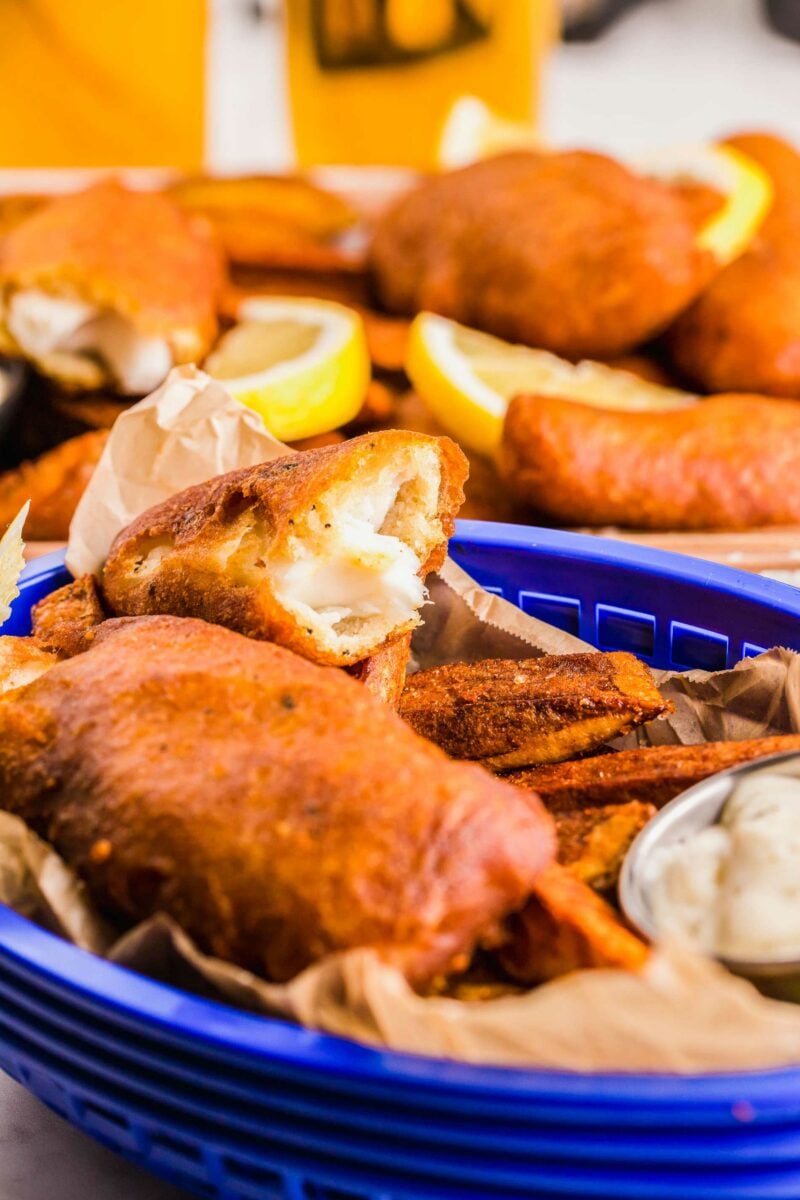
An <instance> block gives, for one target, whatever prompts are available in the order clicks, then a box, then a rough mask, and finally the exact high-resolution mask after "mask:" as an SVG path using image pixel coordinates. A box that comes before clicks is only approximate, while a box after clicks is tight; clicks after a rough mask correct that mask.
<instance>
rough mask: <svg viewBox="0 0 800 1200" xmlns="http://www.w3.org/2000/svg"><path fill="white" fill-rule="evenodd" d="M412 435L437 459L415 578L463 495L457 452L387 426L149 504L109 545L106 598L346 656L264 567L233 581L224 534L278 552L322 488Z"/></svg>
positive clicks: (434, 561)
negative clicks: (289, 605)
mask: <svg viewBox="0 0 800 1200" xmlns="http://www.w3.org/2000/svg"><path fill="white" fill-rule="evenodd" d="M415 444H416V445H422V444H427V445H432V446H435V447H436V449H437V453H438V455H439V461H440V464H441V485H440V488H439V497H438V510H437V513H436V519H437V521H438V522H439V524H440V526H441V540H439V541H438V542H437V543H436V545H434V546H432V547H431V549H430V553H429V554H428V557H427V559H426V561H425V562H424V563H423V564H422V567H421V569H420V572H419V574H420V576H421V577H423V578H424V576H425V575H426V574H427V573H428V572H429V571H434V570H436V569H438V567H440V566H441V565H442V563H443V561H444V558H445V555H446V553H447V540H448V538H449V537H450V536H451V534H452V532H453V529H454V524H455V516H456V513H457V512H458V509H459V507H460V505H461V502H462V500H463V491H462V485H463V482H464V479H465V476H466V470H467V468H466V459H465V458H464V456H463V454H462V453H461V451H460V450H459V449H458V447H457V446H456V444H455V443H454V442H451V441H450V439H449V438H436V439H433V438H427V437H425V436H424V435H423V434H415V433H406V432H403V431H402V430H387V431H384V432H381V433H374V434H365V435H364V436H363V437H359V438H353V439H352V440H351V441H349V442H344V443H342V444H341V445H335V446H324V447H321V448H319V449H316V450H308V451H306V452H305V453H303V454H297V455H292V456H291V457H290V458H281V459H276V460H275V461H273V462H270V463H265V464H264V465H263V466H258V467H246V468H244V469H243V470H239V471H232V472H230V474H228V475H221V476H219V477H218V478H217V479H212V480H209V481H208V482H207V483H203V484H200V485H199V486H197V487H193V488H188V489H187V490H186V491H184V492H180V493H179V494H178V495H176V496H173V497H171V498H170V499H169V500H167V501H165V502H164V503H163V504H159V505H156V506H155V507H154V508H151V509H149V510H148V511H147V512H145V513H143V514H142V515H141V516H140V517H138V518H137V519H136V520H135V521H134V522H133V523H132V524H131V525H129V526H128V528H127V529H125V530H123V532H122V533H120V534H119V536H118V537H117V538H116V540H115V542H114V544H113V545H112V547H111V551H110V553H109V557H108V560H107V562H106V565H105V568H104V571H103V578H102V587H103V593H104V596H105V598H106V600H107V602H108V604H109V605H110V607H111V609H112V611H113V612H115V613H116V614H118V615H129V616H136V615H142V614H146V613H159V612H161V613H171V614H172V615H174V616H194V617H202V618H203V619H204V620H207V621H212V622H214V623H216V624H219V625H225V626H227V627H228V628H230V629H235V630H236V631H237V632H239V633H244V634H246V635H247V636H248V637H255V638H262V639H264V640H267V641H275V642H278V643H279V644H281V645H284V646H288V647H289V648H290V649H292V650H295V651H297V653H299V654H303V655H304V656H305V657H307V658H310V659H312V660H315V661H319V662H325V663H328V664H329V665H333V666H343V665H349V662H348V660H347V658H342V657H339V656H337V655H336V654H335V653H333V652H330V651H328V650H326V649H325V648H323V647H321V646H320V644H319V642H318V640H317V639H316V638H315V636H314V635H313V631H311V630H308V629H306V628H305V627H304V626H303V625H302V624H300V623H299V622H298V619H297V618H296V617H295V616H294V615H293V614H292V613H290V612H289V611H288V610H287V609H286V608H285V607H284V606H283V605H282V604H281V603H280V602H279V601H278V600H277V598H276V597H275V594H274V591H273V587H272V582H271V579H270V577H269V573H268V571H267V570H266V568H265V569H264V579H263V583H261V582H260V581H259V586H258V587H255V586H253V585H252V584H250V583H247V582H242V581H237V562H236V549H237V548H238V543H237V544H236V545H233V543H232V539H233V542H236V537H237V536H238V537H239V542H240V543H241V542H243V543H244V544H245V545H246V547H247V552H248V553H249V554H250V555H251V556H252V553H253V550H254V548H260V549H261V550H263V551H267V550H268V551H269V553H270V554H276V555H279V554H280V552H281V550H282V548H283V547H285V546H286V545H287V542H288V541H289V539H290V538H292V537H294V536H297V535H298V534H299V533H301V532H302V528H303V523H304V522H305V521H306V519H307V518H308V516H309V514H310V512H311V511H312V509H313V505H314V504H315V502H316V501H317V500H318V499H319V497H320V495H321V494H322V493H323V492H325V491H326V489H328V488H329V487H330V486H331V485H333V484H335V483H337V482H339V481H341V480H349V479H350V478H351V477H353V476H354V475H355V474H356V473H357V471H358V470H359V468H360V467H361V466H363V465H364V464H367V463H368V462H369V460H370V459H371V458H372V457H373V456H375V455H376V454H377V455H383V456H385V457H386V459H387V461H389V460H390V459H391V456H392V455H393V454H394V453H395V451H397V450H402V449H403V448H404V447H408V446H412V447H413V446H414V445H415ZM241 523H243V524H241ZM237 529H238V530H239V534H238V535H237ZM226 548H227V549H226ZM154 549H156V550H157V551H158V552H159V553H162V551H163V554H162V557H161V559H160V562H159V564H158V566H157V568H156V569H155V570H154V571H151V572H147V573H146V576H139V575H137V572H138V571H139V570H140V567H141V563H142V562H143V560H144V559H145V558H146V556H147V555H148V554H149V553H151V552H152V551H153V550H154ZM412 627H413V623H412V622H409V624H407V625H406V626H405V628H395V629H393V630H391V631H390V634H389V636H390V637H392V638H394V637H399V636H400V635H402V634H404V633H406V632H407V631H408V630H409V629H410V628H412ZM385 640H386V635H384V636H382V637H381V639H380V642H379V643H378V644H376V645H373V646H371V647H367V654H365V655H363V657H368V655H369V654H374V653H376V652H377V651H378V650H379V649H380V648H381V646H382V645H383V643H384V641H385Z"/></svg>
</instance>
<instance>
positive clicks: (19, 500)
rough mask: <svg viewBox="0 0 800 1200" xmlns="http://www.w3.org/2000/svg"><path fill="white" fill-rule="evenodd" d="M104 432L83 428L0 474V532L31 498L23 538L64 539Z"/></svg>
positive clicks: (92, 469)
mask: <svg viewBox="0 0 800 1200" xmlns="http://www.w3.org/2000/svg"><path fill="white" fill-rule="evenodd" d="M107 437H108V433H107V431H106V430H104V429H102V430H94V431H92V432H91V433H83V434H81V435H80V437H76V438H70V439H69V441H67V442H62V443H61V445H60V446H56V447H55V449H54V450H48V451H46V452H45V453H44V454H42V455H40V457H39V458H37V459H34V460H33V461H32V462H24V463H22V464H21V465H20V466H19V467H14V468H13V469H12V470H10V471H5V472H4V473H3V474H2V475H0V532H2V530H4V529H6V528H7V527H8V525H9V524H10V522H11V521H13V519H14V517H15V516H16V515H17V513H18V512H19V510H20V508H21V507H22V505H23V504H24V503H25V501H26V500H30V502H31V507H30V510H29V512H28V518H27V520H26V522H25V530H24V533H25V537H26V538H29V539H31V540H32V541H42V542H51V541H52V542H63V541H66V539H67V536H68V534H69V526H70V521H71V520H72V517H73V514H74V512H75V509H76V508H77V507H78V501H79V500H80V498H81V496H82V495H83V493H84V492H85V490H86V485H87V484H88V482H89V480H90V479H91V477H92V474H93V472H94V469H95V467H96V466H97V463H98V460H99V458H100V455H101V454H102V453H103V447H104V446H105V444H106V439H107Z"/></svg>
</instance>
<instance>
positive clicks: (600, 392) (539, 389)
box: [406, 313, 697, 456]
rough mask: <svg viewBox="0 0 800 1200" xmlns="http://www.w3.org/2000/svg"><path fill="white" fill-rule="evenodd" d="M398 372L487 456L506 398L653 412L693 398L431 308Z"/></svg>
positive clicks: (450, 427) (416, 324) (418, 322)
mask: <svg viewBox="0 0 800 1200" xmlns="http://www.w3.org/2000/svg"><path fill="white" fill-rule="evenodd" d="M406 372H407V374H408V377H409V379H410V380H411V382H412V384H413V386H414V389H415V391H416V392H417V393H418V395H419V396H420V397H421V399H422V400H423V401H424V402H425V404H426V405H427V406H428V408H429V409H430V410H431V412H432V413H433V415H434V416H435V417H436V419H437V421H439V423H440V424H441V425H443V426H444V428H445V429H446V430H447V431H448V433H450V434H451V435H452V436H453V437H454V438H455V439H456V440H457V441H458V442H460V443H461V444H462V445H463V446H465V447H466V448H467V449H468V450H473V451H476V452H477V453H479V454H484V455H488V456H491V455H493V454H494V453H495V451H496V450H497V448H498V446H499V444H500V438H501V435H502V432H503V421H504V420H505V415H506V410H507V408H508V404H509V401H510V400H511V398H512V396H516V395H518V394H519V393H520V392H527V393H531V394H538V395H542V396H560V397H561V398H562V399H565V400H577V401H579V402H580V403H581V404H593V405H596V406H597V407H598V408H610V409H625V410H628V411H631V412H634V411H636V412H642V411H645V412H660V411H665V410H667V409H673V408H685V407H688V406H689V405H690V404H694V403H695V402H696V399H697V398H696V397H695V396H693V395H691V394H690V393H688V392H682V391H679V390H678V389H676V388H669V387H663V386H662V385H660V384H657V383H649V382H647V381H645V380H643V379H640V378H639V377H638V376H637V375H633V374H631V372H630V371H622V370H619V369H617V368H614V367H609V366H606V365H605V364H604V363H598V362H591V361H589V360H586V361H584V362H579V363H577V364H573V363H570V362H567V361H565V360H564V359H563V358H558V357H557V356H556V355H555V354H550V353H549V351H547V350H531V349H530V348H529V347H528V346H516V345H512V344H511V343H510V342H504V341H501V340H500V338H495V337H491V336H490V335H489V334H486V333H479V332H478V331H477V330H475V329H467V328H466V326H464V325H459V324H457V323H456V322H455V321H450V320H448V319H447V318H445V317H438V316H436V315H435V314H433V313H420V314H419V316H417V317H416V318H415V319H414V321H413V322H412V325H411V333H410V340H409V349H408V356H407V360H406Z"/></svg>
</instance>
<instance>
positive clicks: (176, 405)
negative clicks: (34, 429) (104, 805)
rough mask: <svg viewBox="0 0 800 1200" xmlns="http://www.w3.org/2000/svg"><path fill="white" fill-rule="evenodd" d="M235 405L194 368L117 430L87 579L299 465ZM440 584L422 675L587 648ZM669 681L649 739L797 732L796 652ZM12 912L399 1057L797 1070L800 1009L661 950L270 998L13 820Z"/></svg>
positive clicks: (310, 979) (453, 583) (799, 668)
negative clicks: (163, 511)
mask: <svg viewBox="0 0 800 1200" xmlns="http://www.w3.org/2000/svg"><path fill="white" fill-rule="evenodd" d="M234 405H235V402H234V401H231V400H230V398H229V397H228V396H227V394H226V393H225V392H224V389H222V388H221V387H220V386H219V385H218V384H214V383H211V381H209V380H208V377H206V376H203V375H202V373H200V372H197V371H196V370H194V369H193V368H180V369H179V370H178V371H176V372H173V373H172V375H171V376H170V378H169V379H168V381H167V383H166V384H165V385H163V386H162V388H160V389H159V390H158V392H156V393H154V395H153V396H151V397H149V398H148V399H147V400H145V401H142V402H141V404H139V405H135V406H134V407H133V408H132V409H131V410H129V412H128V413H127V414H126V415H125V417H123V418H121V419H120V420H119V421H118V422H117V426H115V431H114V433H112V437H111V439H110V440H109V446H108V448H107V451H106V454H105V455H104V457H103V459H102V460H101V464H100V468H98V472H97V473H96V475H95V480H94V481H93V485H92V486H91V487H90V489H89V491H88V492H87V495H86V497H85V499H84V502H83V503H82V505H81V507H80V508H79V510H78V513H77V514H76V518H75V523H74V525H73V530H72V536H71V538H70V559H69V561H70V566H71V568H72V570H73V571H75V572H83V571H87V570H90V571H91V570H95V569H96V568H97V566H99V565H100V564H101V563H102V560H103V557H104V555H105V553H106V551H107V549H108V546H109V545H110V542H111V540H112V539H113V537H114V536H115V535H116V533H117V532H118V531H119V529H120V528H122V527H123V524H127V523H128V521H130V520H131V519H132V518H133V517H134V516H136V515H138V513H139V512H140V511H143V510H144V509H145V508H146V507H148V506H149V505H150V504H152V503H154V502H156V501H158V500H161V499H163V498H165V497H166V496H167V495H168V494H171V493H172V492H173V491H174V490H178V489H179V488H182V487H185V486H188V485H189V484H192V483H196V482H200V481H202V480H203V479H206V478H209V477H210V476H212V475H214V474H216V473H219V472H220V471H224V470H230V469H233V468H234V467H237V466H244V465H248V464H252V463H254V462H259V461H264V460H265V459H267V458H270V457H275V456H277V455H280V454H285V453H287V452H288V450H287V448H286V447H284V446H282V445H281V444H280V443H276V442H274V439H272V438H271V437H270V436H269V435H268V434H265V433H264V431H263V429H261V428H260V422H259V420H258V418H257V417H255V414H252V413H249V412H248V411H247V410H242V409H241V406H238V405H235V407H232V406H234ZM123 422H127V424H124V423H123ZM173 471H175V472H176V474H174V475H173V474H172V472H173ZM428 585H429V589H430V599H431V603H430V604H429V605H427V606H426V607H425V609H424V610H423V616H424V624H423V625H422V626H421V627H420V628H419V629H418V630H417V631H416V634H415V636H414V641H413V652H414V657H415V660H416V662H417V663H418V665H420V666H423V667H427V666H433V665H436V664H439V663H445V662H451V661H476V660H478V659H480V658H485V657H508V658H524V657H531V656H536V655H539V654H563V653H570V652H575V651H580V650H586V649H590V647H588V646H587V645H586V643H584V642H581V641H579V640H578V639H577V638H574V637H572V636H571V635H569V634H566V633H563V632H562V631H561V630H558V629H554V628H552V627H551V626H548V625H546V624H544V623H543V622H541V621H538V620H536V619H535V618H533V617H530V616H528V615H527V614H525V613H523V612H521V611H520V610H519V609H517V608H515V607H514V606H513V605H511V604H509V603H508V602H507V601H505V600H503V599H502V598H500V597H498V596H495V595H492V594H490V593H487V592H485V591H483V589H481V588H480V587H479V586H478V585H477V584H476V583H475V582H474V581H473V580H471V579H470V578H469V576H468V575H466V574H465V572H464V571H462V570H461V569H460V568H459V567H457V566H456V565H455V564H454V563H452V562H449V561H448V562H447V563H445V565H444V567H443V569H442V571H441V572H440V573H439V575H438V576H434V577H433V578H432V579H430V580H428ZM659 683H660V686H662V688H663V690H664V691H665V693H666V694H667V695H668V696H669V697H670V698H671V699H673V701H674V702H675V704H676V711H675V713H674V714H672V715H671V716H669V717H668V718H666V719H662V720H659V721H657V722H654V723H652V724H651V725H650V726H648V727H647V729H646V730H645V731H640V732H639V734H638V735H637V736H638V738H639V739H641V740H642V741H645V742H648V743H655V742H661V741H673V742H674V741H681V742H697V741H704V740H707V739H710V738H718V739H723V740H724V739H730V738H742V737H757V736H761V735H764V734H775V733H796V732H800V656H798V655H796V654H794V653H792V652H791V651H787V650H773V651H770V652H769V653H767V654H763V655H761V656H760V657H759V658H756V659H747V660H746V661H745V662H743V663H740V664H739V665H738V666H737V667H736V668H734V669H733V670H732V671H721V672H716V673H708V672H704V671H691V672H687V673H685V674H682V675H681V674H677V673H667V672H662V673H660V675H659ZM630 736H631V735H629V737H630ZM626 740H627V739H626ZM634 744H635V743H634ZM0 900H2V901H3V902H5V903H6V904H9V905H10V906H11V907H12V908H14V909H16V910H17V911H19V912H22V913H24V914H25V915H26V916H29V917H31V918H32V919H33V920H36V921H38V922H40V923H41V924H43V925H45V926H46V927H47V928H49V929H51V930H53V931H55V932H57V933H59V934H60V935H61V936H64V937H67V938H70V939H71V940H72V941H74V942H75V943H76V944H77V945H79V946H82V947H83V948H84V949H88V950H91V951H93V952H94V953H99V954H104V955H106V956H107V957H108V958H110V959H111V960H112V961H114V962H116V963H119V964H121V965H124V966H127V967H129V968H131V969H133V970H136V971H138V972H140V973H143V974H146V975H149V976H152V977H154V978H156V979H159V980H162V981H164V982H167V983H170V984H172V985H173V986H175V987H178V988H183V989H185V990H187V991H190V992H193V993H195V994H199V995H203V996H207V997H211V998H213V999H216V1000H223V1001H226V1002H228V1003H230V1004H233V1005H236V1006H238V1007H241V1008H245V1009H248V1010H251V1011H254V1012H261V1013H269V1014H272V1015H275V1016H279V1017H282V1018H285V1019H287V1020H292V1021H297V1022H299V1023H301V1024H303V1025H305V1026H308V1027H309V1028H314V1029H319V1030H324V1031H327V1032H330V1033H334V1034H339V1035H342V1036H345V1037H352V1038H356V1039H358V1040H359V1041H363V1042H367V1043H370V1044H375V1045H382V1046H389V1047H392V1048H394V1049H397V1050H405V1051H410V1052H416V1053H420V1054H428V1055H434V1056H436V1057H443V1058H454V1059H460V1060H463V1061H467V1062H481V1063H496V1064H507V1065H515V1066H527V1067H541V1068H560V1069H565V1070H577V1071H623V1072H624V1071H667V1072H683V1073H697V1072H704V1071H733V1070H748V1069H756V1068H769V1067H777V1066H781V1065H786V1064H789V1063H796V1062H799V1061H800V1007H796V1006H794V1005H789V1004H785V1003H781V1002H779V1001H775V1000H770V999H766V998H765V997H763V996H761V995H760V994H759V993H758V992H757V991H756V989H755V988H754V987H753V986H752V985H751V984H749V983H747V982H746V981H745V980H742V979H738V978H736V977H734V976H733V975H730V974H729V973H728V972H727V971H725V970H724V969H723V968H722V967H721V966H719V965H717V964H716V963H714V962H712V961H710V960H707V959H704V958H702V957H700V956H698V955H696V954H694V953H692V952H690V951H687V950H686V949H684V948H681V947H679V946H677V945H674V944H669V943H665V944H663V945H662V946H660V947H658V948H656V950H655V951H654V952H653V954H652V955H651V957H650V960H649V962H648V964H647V966H646V967H645V969H644V970H643V971H642V972H639V973H631V972H625V971H616V970H602V971H601V970H595V971H579V972H575V973H573V974H571V975H569V976H566V977H564V978H562V979H557V980H554V981H552V982H551V983H548V984H545V985H544V986H542V987H539V988H536V989H534V990H532V991H529V992H526V993H519V994H510V995H504V996H499V997H494V998H491V999H482V1000H480V1001H477V1000H462V999H453V998H450V997H441V996H440V997H431V998H425V997H421V996H419V995H417V994H416V993H415V992H414V991H413V990H412V989H411V988H410V987H409V985H408V983H407V982H406V980H405V979H404V978H403V976H402V975H401V974H400V973H399V972H398V971H397V970H396V969H395V968H393V967H391V966H388V965H387V964H386V963H384V962H382V961H381V960H380V959H379V958H378V957H377V956H376V955H375V954H374V953H373V952H372V951H370V950H354V951H350V952H348V953H343V954H336V955H330V956H328V957H327V958H325V959H323V960H322V961H320V962H319V963H316V964H315V965H314V966H312V967H310V968H308V969H307V970H306V971H304V972H302V973H301V974H300V975H299V976H297V977H296V978H295V979H294V980H292V981H291V982H290V983H289V984H286V985H277V984H270V983H267V982H266V981H265V980H263V979H260V978H258V977H256V976H254V975H252V974H250V973H249V972H247V971H244V970H242V969H240V968H238V967H235V966H232V965H231V964H229V963H224V962H220V961H219V960H217V959H213V958H210V957H209V956H207V955H205V954H203V953H201V951H200V950H199V949H198V948H197V947H196V946H195V945H194V944H193V943H192V941H191V940H190V939H189V938H188V937H187V935H186V934H185V933H184V932H183V931H182V930H181V929H179V928H178V927H177V926H176V925H175V923H174V922H173V921H171V920H170V919H169V918H167V917H165V916H163V915H159V916H156V917H154V918H152V919H151V920H149V921H146V922H144V923H142V924H141V925H139V926H137V927H136V928H134V929H131V930H129V931H127V932H125V933H123V934H122V935H121V936H119V933H118V931H114V930H112V929H110V928H109V926H108V925H107V924H106V923H105V922H104V921H103V920H102V919H101V918H100V917H99V916H98V914H97V913H95V912H94V911H93V909H92V906H91V903H90V902H89V900H88V897H87V895H86V892H85V889H84V888H83V885H82V884H81V883H80V882H79V881H78V880H77V879H76V878H75V876H74V875H73V873H72V872H71V871H70V870H69V868H68V867H67V866H66V865H65V864H64V863H63V862H62V861H61V860H60V859H59V858H58V856H57V855H56V854H55V853H54V852H53V851H52V850H51V849H50V848H49V847H48V846H46V845H45V844H44V843H43V842H41V841H40V840H39V839H38V838H36V837H35V836H34V834H32V833H31V832H30V831H29V830H28V829H27V828H26V827H25V826H24V825H23V824H22V822H20V821H19V820H17V819H16V818H15V817H12V816H9V815H8V814H2V813H0ZM721 1013H722V1014H724V1020H720V1014H721Z"/></svg>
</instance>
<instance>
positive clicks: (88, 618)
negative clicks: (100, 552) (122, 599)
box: [31, 575, 107, 658]
mask: <svg viewBox="0 0 800 1200" xmlns="http://www.w3.org/2000/svg"><path fill="white" fill-rule="evenodd" d="M106 615H107V614H106V611H105V609H104V608H103V601H102V599H101V597H100V590H99V588H98V585H97V580H96V579H95V577H94V575H82V576H81V577H80V579H75V580H73V582H72V583H68V584H67V585H66V586H65V587H62V588H59V589H58V590H57V591H55V592H51V593H50V595H49V596H45V597H44V599H43V600H40V601H39V603H38V604H35V605H34V606H33V609H32V611H31V632H32V634H33V637H34V639H35V640H36V643H37V645H39V646H42V647H44V648H45V649H46V650H49V651H51V652H52V653H53V654H57V655H59V657H62V658H71V657H72V655H73V654H80V653H81V652H82V651H83V650H85V649H86V648H87V646H88V645H90V643H91V641H92V639H93V635H94V630H95V629H96V628H97V626H98V625H100V624H102V622H103V621H105V619H106Z"/></svg>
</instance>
